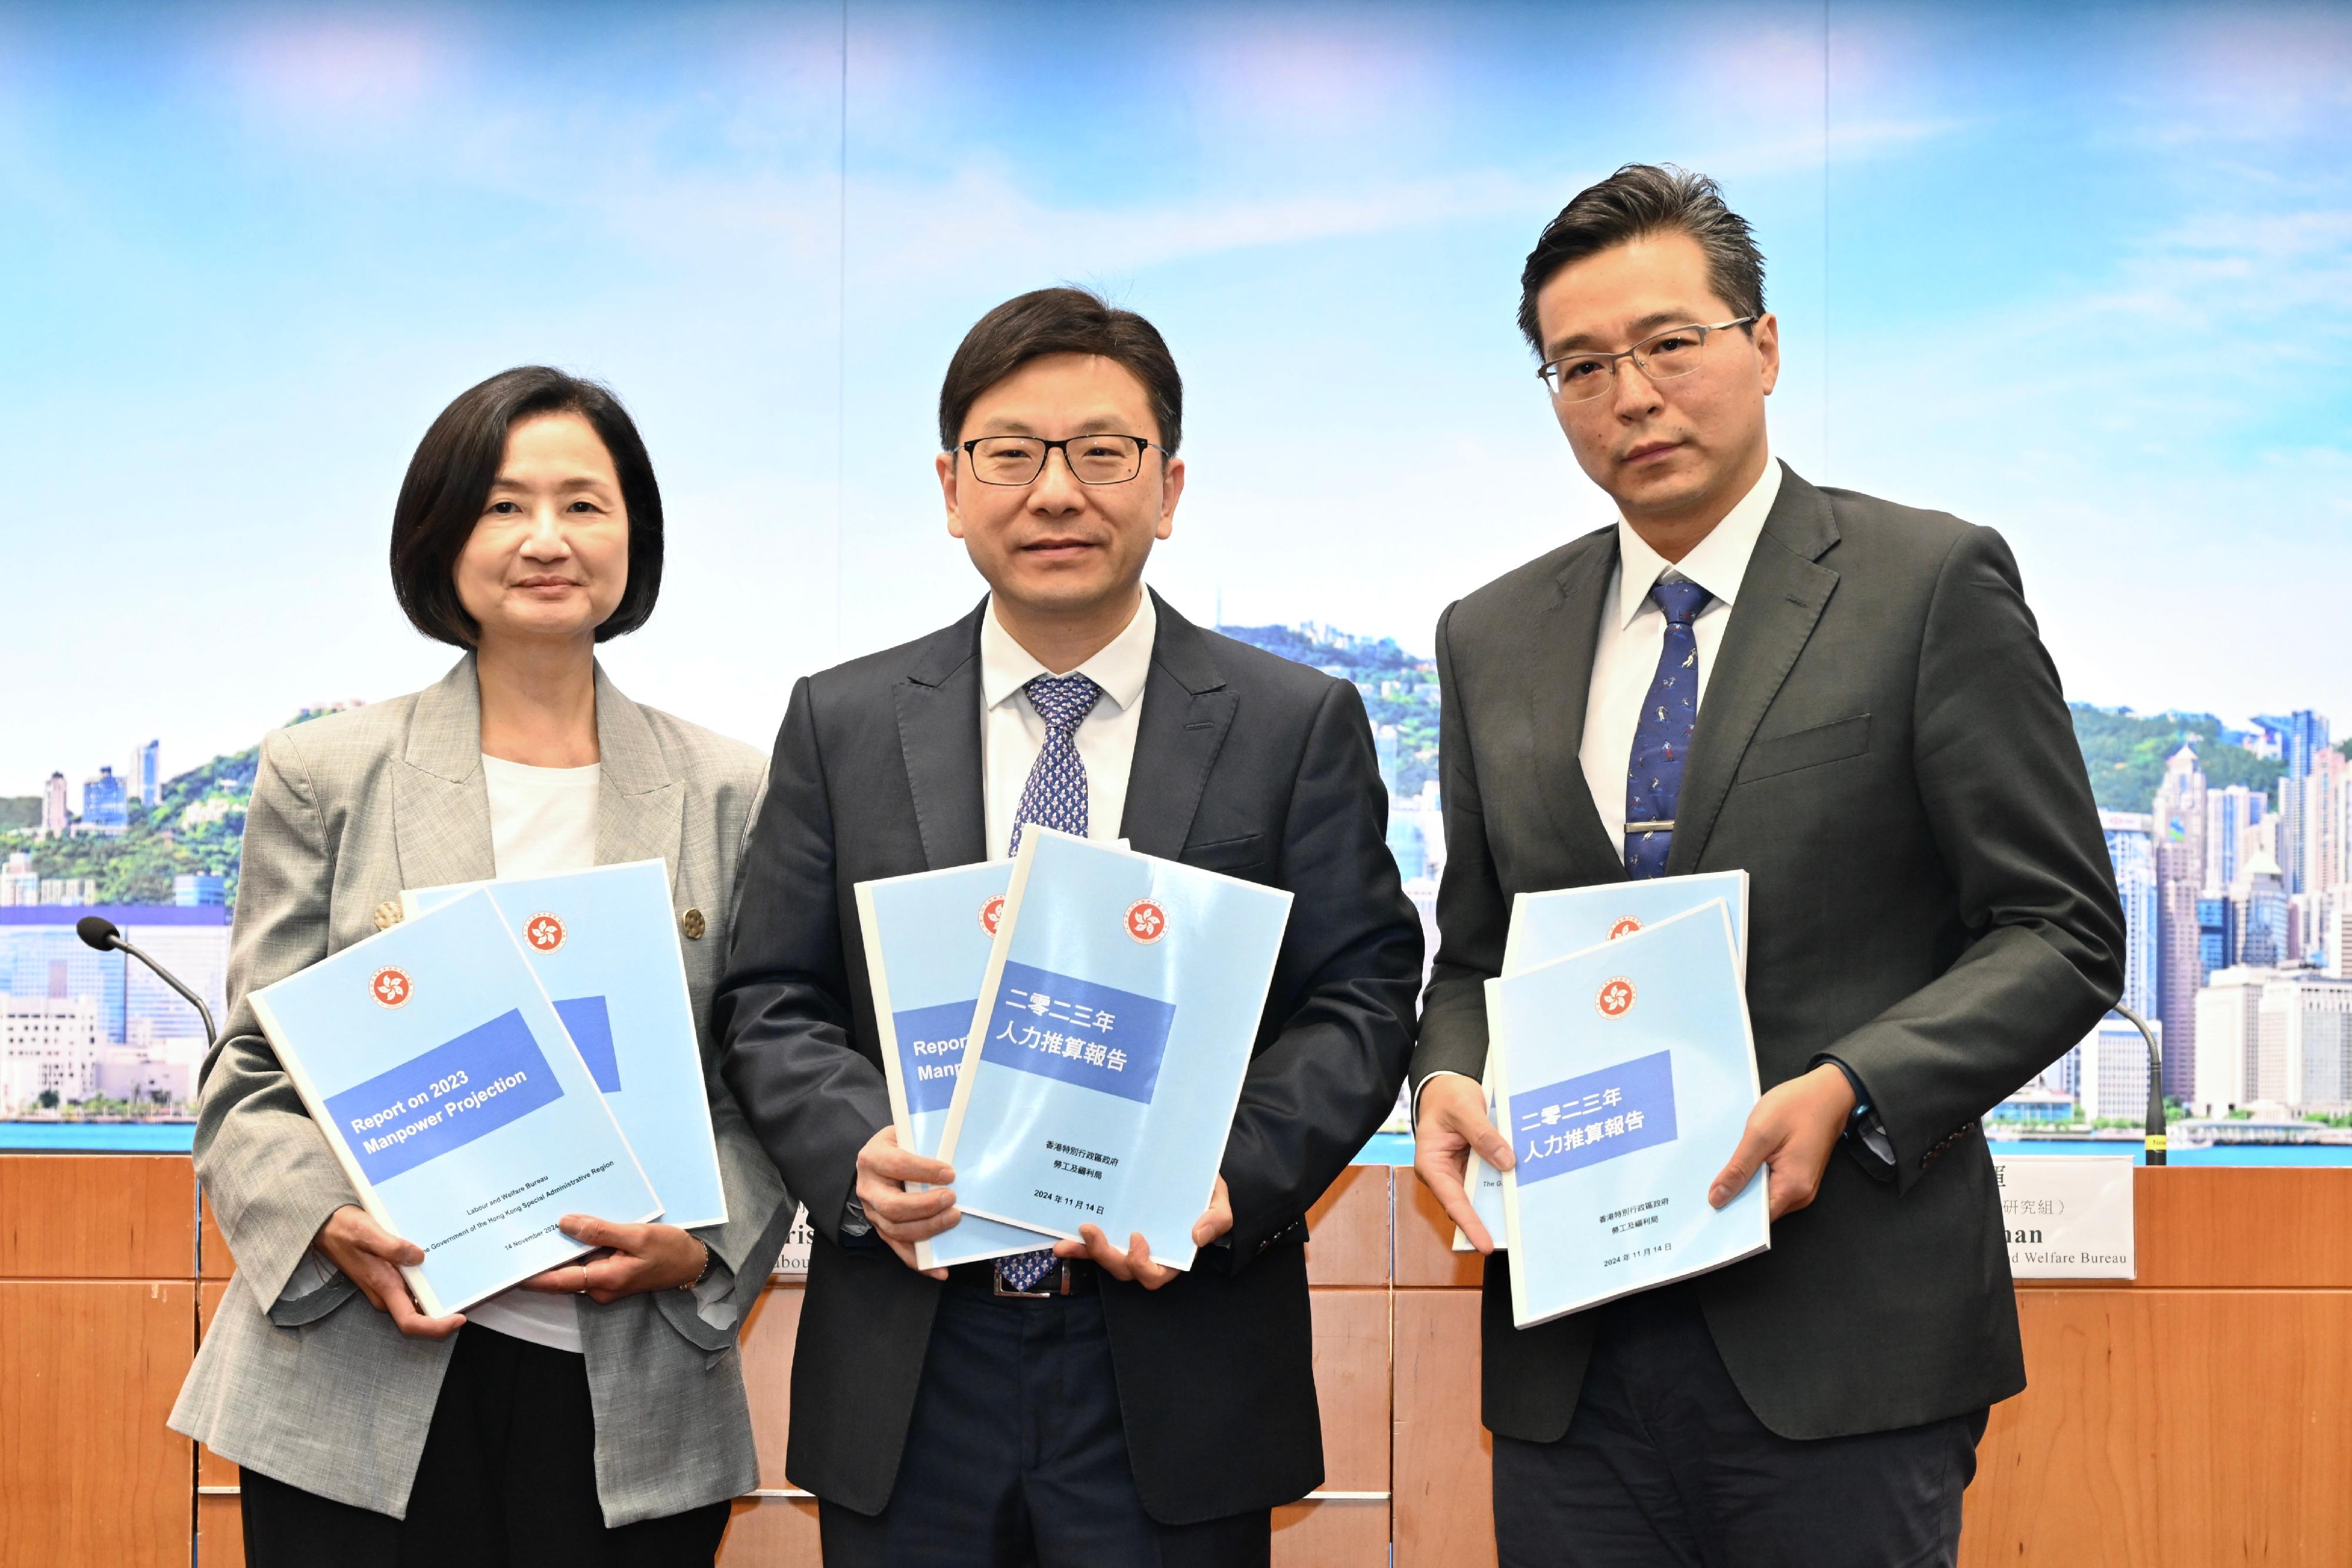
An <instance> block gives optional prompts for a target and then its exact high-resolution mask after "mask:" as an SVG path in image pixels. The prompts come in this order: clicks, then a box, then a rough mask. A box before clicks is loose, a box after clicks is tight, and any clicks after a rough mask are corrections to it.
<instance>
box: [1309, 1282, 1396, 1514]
mask: <svg viewBox="0 0 2352 1568" xmlns="http://www.w3.org/2000/svg"><path fill="white" fill-rule="evenodd" d="M1312 1299H1313V1303H1314V1309H1315V1399H1316V1403H1317V1404H1318V1406H1320V1407H1321V1409H1322V1414H1323V1485H1322V1487H1321V1488H1320V1489H1319V1490H1324V1491H1383V1492H1384V1491H1386V1490H1389V1400H1390V1389H1389V1293H1388V1291H1384V1290H1382V1291H1365V1290H1332V1289H1326V1290H1318V1291H1314V1292H1313V1293H1312Z"/></svg>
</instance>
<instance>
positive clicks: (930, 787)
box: [892, 600, 988, 871]
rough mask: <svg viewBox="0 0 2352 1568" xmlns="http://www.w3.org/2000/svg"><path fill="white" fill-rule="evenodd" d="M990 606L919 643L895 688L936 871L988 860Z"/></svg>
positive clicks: (926, 845) (901, 734) (927, 858)
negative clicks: (985, 648)
mask: <svg viewBox="0 0 2352 1568" xmlns="http://www.w3.org/2000/svg"><path fill="white" fill-rule="evenodd" d="M987 609H988V604H987V601H985V600H983V601H982V602H981V607H980V608H979V609H978V610H975V611H973V612H971V614H969V615H967V616H965V617H964V618H963V619H962V620H961V621H959V622H956V623H955V624H954V625H952V626H950V627H948V628H946V629H945V630H944V631H940V632H934V633H932V634H931V635H930V636H929V637H927V638H925V639H924V640H923V641H922V643H919V645H918V647H917V650H916V656H915V662H914V664H913V666H912V667H911V668H910V669H908V672H907V678H906V679H905V680H902V681H900V682H899V683H898V685H897V686H896V687H894V688H893V689H892V695H893V697H894V698H895V700H896V702H897V704H898V750H899V753H900V755H901V757H903V758H904V759H905V761H906V765H907V789H908V792H909V793H910V794H911V795H912V796H913V797H914V801H915V822H916V825H917V827H918V828H919V829H920V830H921V832H922V836H923V863H924V864H925V865H926V866H928V867H929V869H931V870H932V871H944V870H946V869H947V868H948V867H950V866H957V865H970V864H971V863H972V862H974V861H984V860H986V859H987V858H988V842H987V839H988V805H987V797H986V795H985V794H984V793H983V790H984V789H985V786H984V784H983V782H982V778H981V753H980V618H981V616H982V615H983V614H985V613H986V612H987Z"/></svg>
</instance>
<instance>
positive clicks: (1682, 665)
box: [1625, 580, 1715, 879]
mask: <svg viewBox="0 0 2352 1568" xmlns="http://www.w3.org/2000/svg"><path fill="white" fill-rule="evenodd" d="M1650 598H1651V599H1652V600H1653V601H1655V602H1656V604H1657V606H1658V608H1659V609H1660V610H1662V611H1664V612H1665V616H1666V642H1665V646H1664V648H1662V649H1660V650H1659V652H1658V673H1657V674H1654V675H1652V676H1651V677H1650V695H1648V696H1646V697H1644V698H1643V699H1642V719H1641V722H1640V723H1639V724H1637V725H1635V726H1634V727H1633V756H1632V757H1631V758H1629V759H1628V761H1627V763H1626V767H1625V874H1626V875H1628V876H1631V877H1634V878H1637V879H1638V878H1643V877H1653V876H1661V875H1664V873H1665V869H1666V855H1667V852H1669V851H1671V850H1672V849H1673V848H1674V843H1675V810H1676V809H1677V808H1678V807H1679V806H1680V805H1681V803H1682V793H1683V764H1684V762H1685V760H1687V759H1688V758H1689V755H1690V743H1691V736H1692V734H1693V733H1694V732H1695V731H1696V730H1697V728H1698V638H1697V636H1696V633H1694V632H1692V630H1691V623H1692V622H1695V621H1696V620H1697V619H1698V616H1699V612H1700V611H1702V610H1705V609H1706V607H1707V604H1708V603H1709V601H1712V600H1713V599H1714V598H1715V595H1713V594H1712V593H1709V592H1708V591H1706V589H1704V588H1701V587H1700V586H1699V585H1698V584H1697V583H1696V582H1685V581H1682V580H1672V581H1662V582H1659V583H1657V584H1656V585H1654V587H1652V588H1651V590H1650Z"/></svg>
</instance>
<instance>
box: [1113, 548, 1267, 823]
mask: <svg viewBox="0 0 2352 1568" xmlns="http://www.w3.org/2000/svg"><path fill="white" fill-rule="evenodd" d="M1151 604H1152V609H1153V611H1154V612H1156V613H1157V614H1158V615H1159V617H1160V622H1159V629H1158V631H1157V632H1154V633H1153V635H1152V639H1151V674H1150V676H1149V677H1147V678H1146V680H1145V681H1144V685H1143V712H1142V713H1141V714H1139V715H1138V716H1137V727H1136V734H1135V761H1134V763H1133V765H1132V766H1131V767H1130V768H1129V772H1128V777H1127V802H1126V807H1125V810H1123V811H1122V813H1121V814H1120V817H1119V831H1120V833H1121V834H1123V835H1124V836H1125V837H1126V839H1127V841H1128V842H1129V843H1130V844H1131V845H1133V846H1134V847H1135V848H1136V849H1137V850H1139V851H1141V852H1143V853H1145V854H1148V855H1158V856H1160V858H1161V859H1163V860H1173V859H1175V858H1176V856H1177V854H1178V853H1179V852H1181V850H1182V849H1183V847H1184V841H1185V840H1186V839H1187V838H1188V837H1190V836H1191V834H1192V818H1193V816H1194V814H1195V813H1197V812H1198V811H1199V810H1200V809H1201V795H1202V791H1203V790H1204V789H1207V788H1208V783H1209V769H1210V768H1212V767H1213V766H1214V765H1215V763H1216V760H1217V753H1218V752H1219V751H1220V750H1222V749H1223V747H1224V744H1225V733H1226V731H1228V730H1230V729H1231V728H1232V727H1233V723H1234V713H1235V712H1236V711H1237V710H1238V709H1239V707H1240V706H1241V702H1240V699H1239V698H1237V697H1236V696H1234V694H1233V693H1232V692H1231V691H1230V690H1228V689H1227V688H1226V685H1225V677H1224V675H1223V674H1222V673H1221V672H1220V671H1219V670H1218V669H1217V663H1216V660H1215V658H1214V657H1213V656H1212V654H1211V653H1210V650H1209V640H1208V639H1207V638H1206V637H1204V636H1202V633H1201V629H1200V628H1199V627H1197V626H1195V625H1193V624H1192V622H1190V621H1187V620H1185V619H1184V618H1183V617H1182V616H1181V615H1179V614H1177V613H1176V612H1175V611H1173V610H1172V609H1171V608H1169V605H1168V601H1166V600H1164V599H1161V598H1160V596H1159V595H1158V594H1156V593H1154V594H1152V596H1151Z"/></svg>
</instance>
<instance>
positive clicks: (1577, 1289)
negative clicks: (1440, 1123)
mask: <svg viewBox="0 0 2352 1568" xmlns="http://www.w3.org/2000/svg"><path fill="white" fill-rule="evenodd" d="M1486 1024H1487V1033H1488V1047H1487V1051H1488V1064H1489V1069H1490V1072H1491V1075H1492V1078H1493V1081H1494V1083H1495V1097H1496V1108H1497V1110H1498V1111H1499V1112H1500V1113H1502V1117H1503V1131H1504V1133H1505V1135H1507V1137H1508V1138H1509V1139H1510V1140H1511V1153H1512V1155H1514V1156H1515V1157H1516V1158H1517V1165H1515V1166H1513V1167H1512V1168H1511V1169H1510V1170H1508V1171H1506V1172H1505V1173H1504V1174H1503V1214H1504V1226H1505V1228H1506V1230H1507V1234H1508V1237H1509V1241H1510V1248H1511V1320H1512V1322H1514V1323H1516V1324H1517V1326H1518V1327H1520V1328H1526V1327H1528V1326H1529V1325H1531V1324H1535V1323H1539V1322H1549V1321H1550V1320H1551V1319H1553V1318H1557V1317H1559V1316H1562V1315H1563V1314H1565V1313H1568V1312H1580V1311H1582V1310H1584V1309H1585V1308H1587V1307H1591V1306H1597V1305H1599V1304H1600V1303H1601V1302H1602V1301H1612V1300H1614V1299H1616V1298H1617V1297H1620V1296H1626V1295H1631V1294H1633V1292H1635V1291H1646V1290H1650V1289H1652V1288H1654V1287H1655V1286H1658V1285H1663V1284H1666V1283H1668V1282H1669V1281H1675V1280H1679V1279H1684V1278H1686V1277H1687V1276H1689V1275H1692V1274H1697V1273H1703V1272H1705V1271H1706V1270H1710V1269H1719V1268H1721V1267H1723V1266H1724V1265H1726V1264H1728V1263H1735V1262H1738V1260H1740V1259H1742V1258H1747V1257H1750V1256H1752V1255H1753V1254H1755V1253H1758V1252H1760V1251H1763V1250H1764V1249H1766V1248H1768V1247H1769V1246H1770V1245H1771V1231H1770V1226H1769V1215H1768V1209H1767V1203H1766V1197H1765V1186H1766V1176H1765V1173H1763V1172H1761V1171H1759V1172H1758V1173H1757V1174H1756V1176H1754V1177H1753V1178H1752V1179H1751V1180H1750V1181H1749V1182H1748V1185H1747V1186H1745V1187H1744V1188H1742V1189H1741V1191H1740V1193H1739V1195H1738V1197H1734V1198H1733V1199H1732V1200H1731V1201H1730V1202H1729V1203H1727V1204H1726V1205H1725V1206H1724V1207H1722V1208H1720V1209H1717V1208H1716V1207H1713V1206H1712V1205H1710V1204H1709V1203H1708V1202H1707V1197H1706V1195H1707V1188H1708V1187H1709V1186H1711V1185H1712V1184H1713V1182H1714V1180H1715V1176H1716V1173H1717V1172H1718V1171H1720V1170H1721V1169H1722V1168H1723V1163H1724V1161H1726V1160H1727V1159H1728V1158H1730V1157H1731V1152H1732V1150H1733V1149H1735V1148H1737V1147H1738V1145H1739V1136H1740V1134H1741V1132H1742V1130H1743V1129H1744V1128H1745V1126H1746V1124H1747V1121H1748V1112H1749V1111H1751V1110H1752V1109H1754V1107H1755V1104H1756V1101H1757V1097H1758V1093H1759V1089H1758V1083H1757V1073H1756V1048H1755V1043H1754V1040H1753V1038H1752V1037H1751V1035H1750V1033H1749V1031H1748V1005H1747V999H1746V998H1745V996H1744V994H1743V992H1742V988H1741V979H1740V962H1739V950H1738V943H1737V940H1736V938H1735V935H1734V932H1733V929H1732V924H1731V916H1730V912H1729V909H1728V907H1727V905H1726V904H1724V902H1723V901H1721V900H1720V899H1717V900H1713V901H1710V902H1709V903H1707V904H1705V905H1704V906H1703V907H1700V908H1697V909H1694V910H1691V911H1688V912H1687V913H1685V914H1682V915H1674V916H1671V917H1669V918H1666V919H1663V920H1658V921H1655V922H1653V923H1650V924H1647V925H1643V928H1642V929H1641V930H1639V931H1637V932H1633V933H1632V934H1630V935H1628V936H1622V937H1620V938H1618V939H1617V940H1616V941H1614V942H1604V943H1602V944H1601V945H1600V946H1596V947H1591V948H1587V949H1586V950H1585V951H1583V952H1581V953H1578V954H1572V955H1570V956H1568V957H1565V958H1559V959H1555V960H1554V961H1552V962H1551V963H1549V964H1541V965H1538V966H1536V967H1532V968H1528V969H1525V970H1522V971H1521V972H1519V973H1518V974H1517V975H1515V976H1511V977H1507V978H1501V979H1494V980H1489V981H1487V982H1486Z"/></svg>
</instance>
